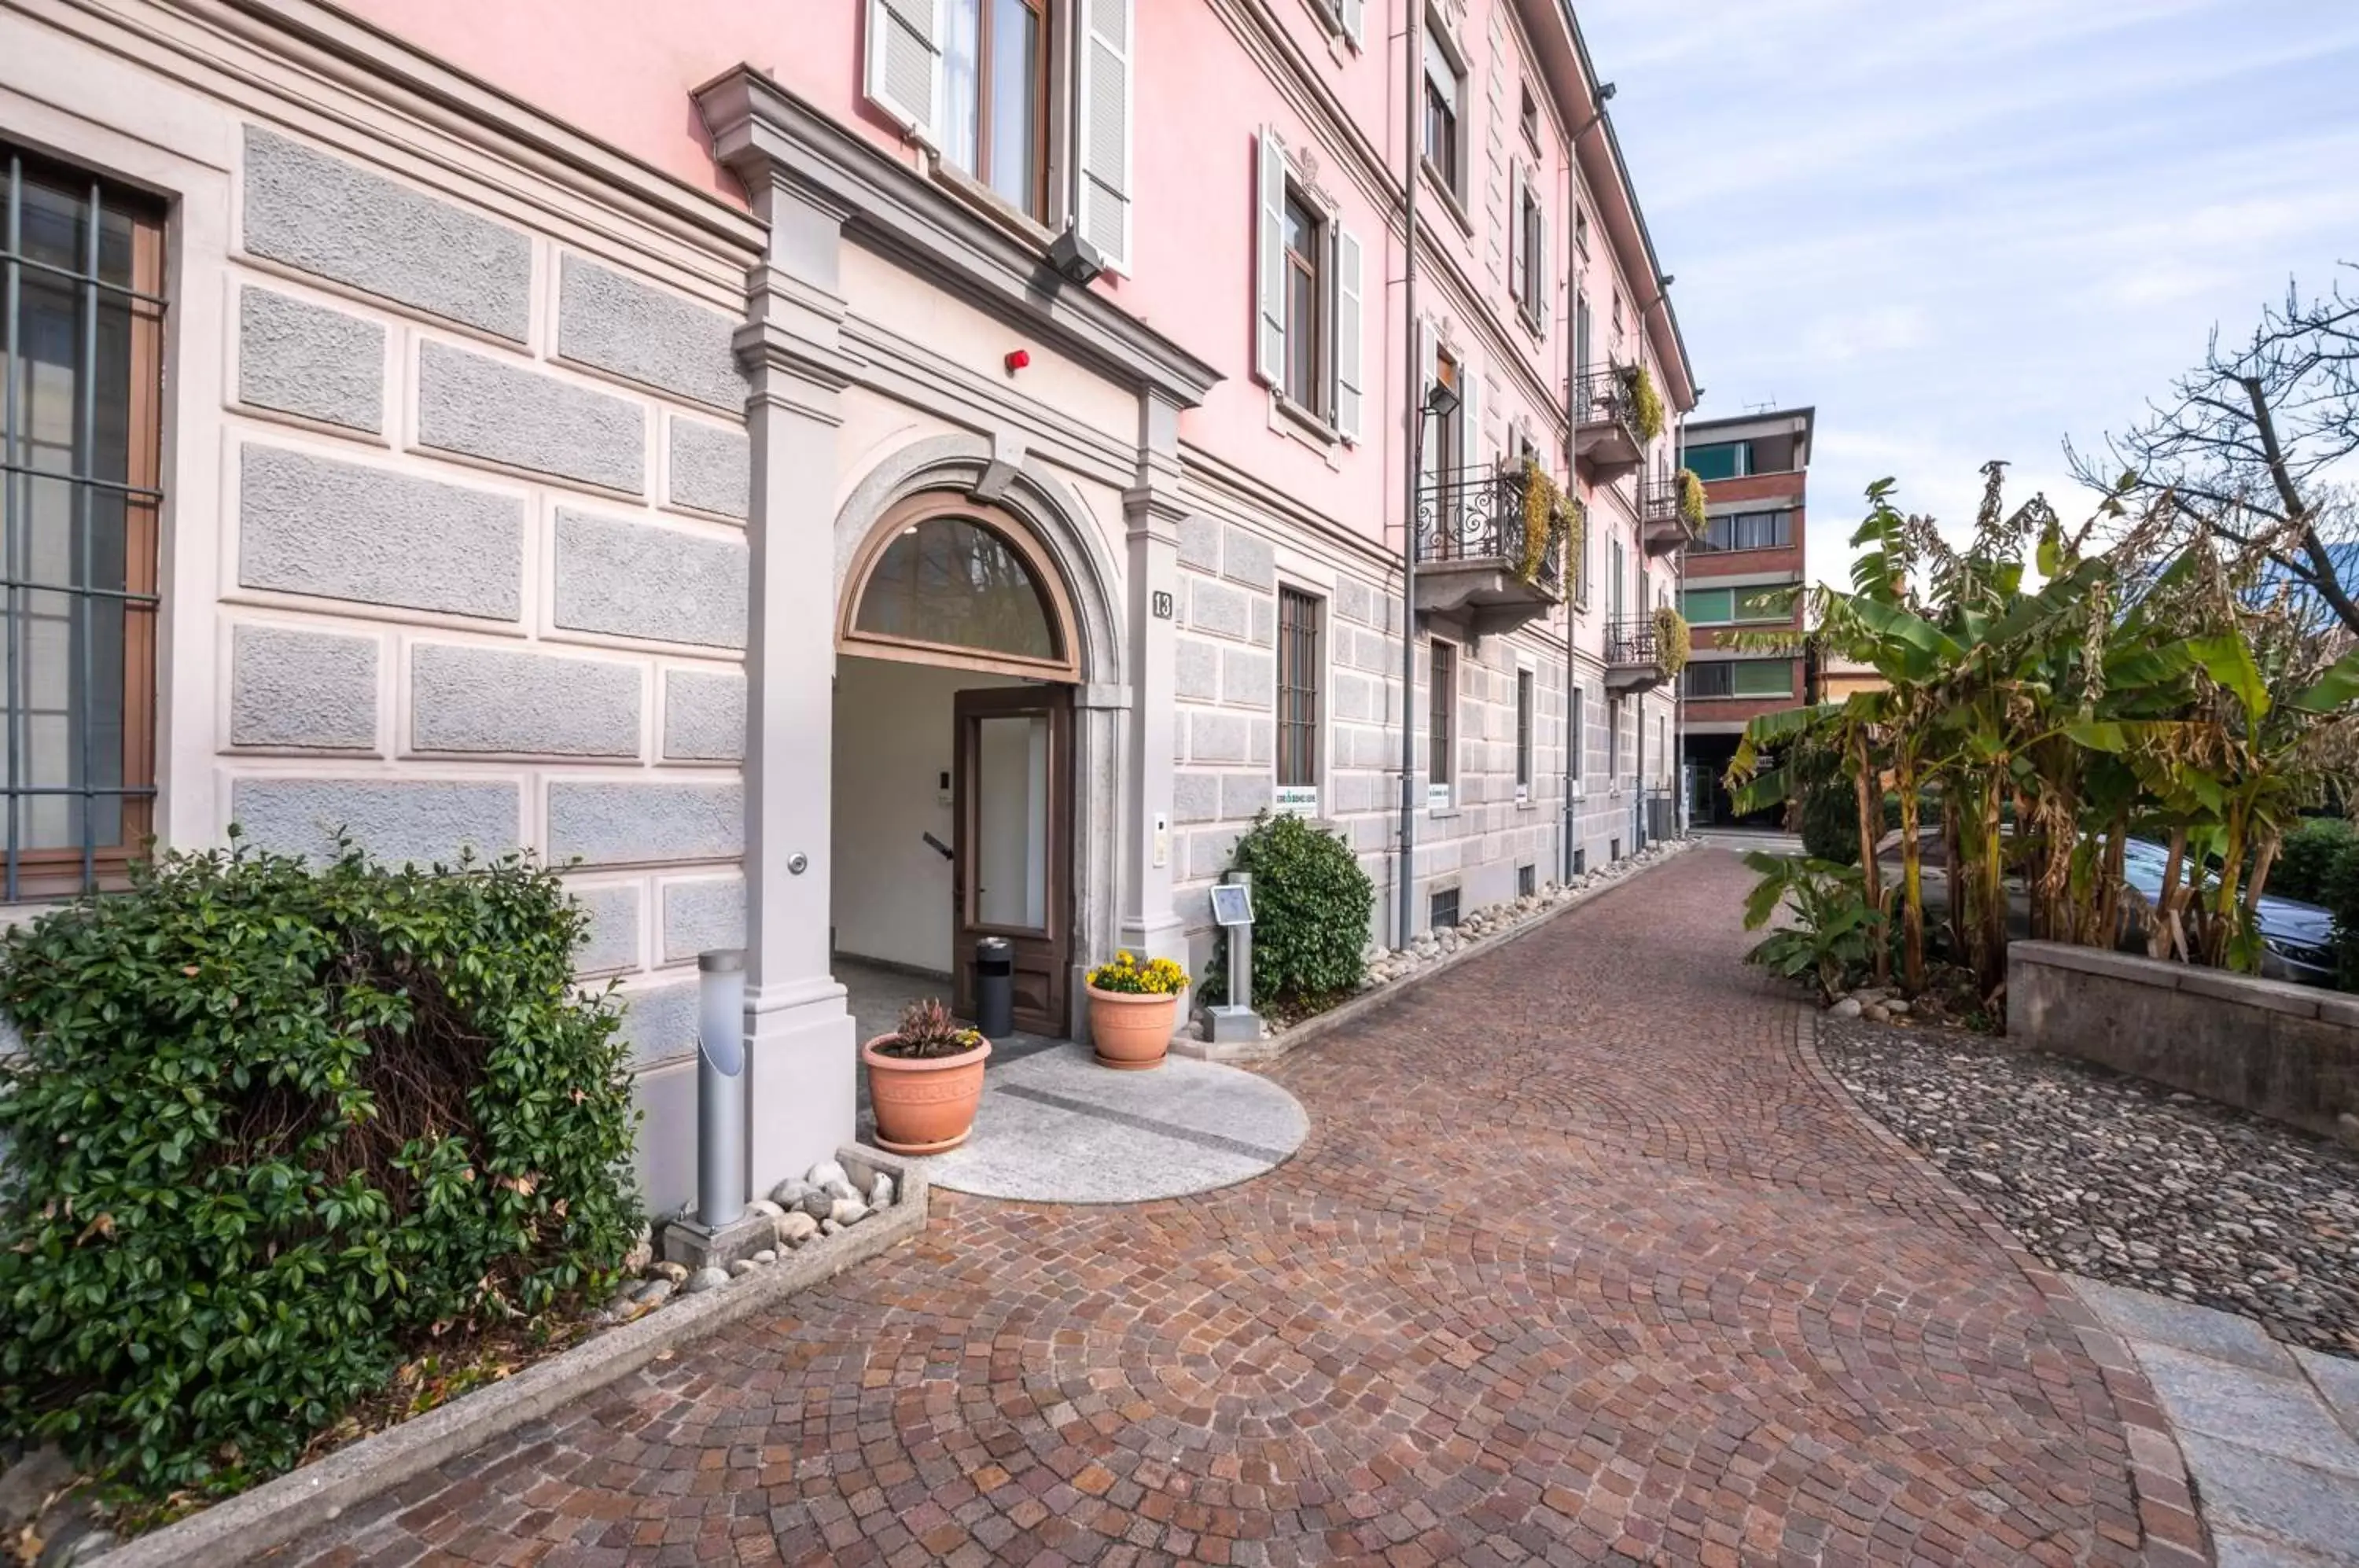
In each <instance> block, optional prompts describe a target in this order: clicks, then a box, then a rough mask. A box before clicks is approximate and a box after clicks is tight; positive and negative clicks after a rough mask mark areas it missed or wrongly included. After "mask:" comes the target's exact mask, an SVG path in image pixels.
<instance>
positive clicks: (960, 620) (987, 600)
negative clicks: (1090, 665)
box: [844, 496, 1074, 679]
mask: <svg viewBox="0 0 2359 1568" xmlns="http://www.w3.org/2000/svg"><path fill="white" fill-rule="evenodd" d="M1065 626H1066V617H1065V615H1064V595H1063V593H1062V590H1061V585H1060V583H1058V582H1057V578H1056V573H1055V571H1054V569H1053V568H1052V567H1051V566H1050V565H1049V562H1048V561H1046V560H1045V559H1044V558H1043V557H1042V556H1041V554H1040V552H1039V551H1038V547H1037V546H1035V545H1034V544H1033V543H1032V542H1031V541H1030V540H1029V539H1026V538H1024V537H1023V536H1022V535H1021V533H1020V532H1019V531H1018V530H1017V529H1016V528H1013V527H1011V526H1009V525H1007V524H1006V523H1005V522H1001V521H997V520H987V519H986V518H985V517H984V516H982V515H980V514H979V513H978V512H977V511H976V510H975V509H974V508H973V507H972V506H967V505H964V504H962V503H961V502H959V501H957V500H954V499H953V498H951V497H947V496H940V497H920V498H919V500H918V501H916V502H914V503H911V504H908V505H905V506H900V507H897V508H895V509H894V511H893V512H892V513H890V514H888V515H887V517H886V522H885V524H884V526H883V527H882V528H880V529H879V538H878V539H877V540H875V541H872V543H871V544H870V546H869V549H868V551H867V553H866V562H865V572H864V576H863V577H862V579H861V582H860V584H859V588H858V590H857V598H856V600H855V602H854V605H853V614H852V616H851V622H850V625H849V626H847V627H846V628H845V632H844V641H845V644H846V645H847V651H857V652H862V653H867V654H874V655H876V656H878V657H882V658H888V659H891V658H899V659H922V660H925V661H928V662H935V663H950V664H967V665H972V666H974V667H976V668H981V669H990V670H1006V671H1007V672H1010V673H1017V674H1027V675H1039V676H1045V677H1049V678H1051V679H1054V678H1059V677H1063V678H1067V679H1070V678H1071V676H1072V674H1073V673H1074V670H1073V660H1072V654H1071V646H1070V642H1069V639H1068V637H1066V634H1065ZM855 645H856V646H855Z"/></svg>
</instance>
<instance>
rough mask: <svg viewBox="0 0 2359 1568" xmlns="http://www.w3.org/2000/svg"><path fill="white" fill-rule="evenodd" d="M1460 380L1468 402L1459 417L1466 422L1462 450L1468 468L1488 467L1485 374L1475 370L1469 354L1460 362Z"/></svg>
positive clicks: (1472, 359)
mask: <svg viewBox="0 0 2359 1568" xmlns="http://www.w3.org/2000/svg"><path fill="white" fill-rule="evenodd" d="M1458 376H1459V379H1461V380H1462V381H1463V382H1465V383H1466V401H1465V404H1464V406H1463V407H1462V408H1461V409H1460V411H1459V415H1458V417H1459V418H1460V419H1463V420H1465V421H1466V423H1465V425H1464V426H1463V427H1462V428H1463V429H1464V430H1465V431H1466V441H1465V444H1464V445H1463V446H1462V448H1461V449H1460V450H1461V451H1462V452H1464V453H1465V454H1466V466H1467V467H1469V468H1483V467H1486V466H1488V464H1489V463H1490V454H1489V453H1488V452H1485V451H1484V447H1483V373H1482V372H1481V371H1479V370H1477V369H1475V368H1474V358H1473V355H1472V354H1469V355H1468V356H1467V357H1466V358H1465V359H1463V360H1462V361H1460V362H1459V365H1458Z"/></svg>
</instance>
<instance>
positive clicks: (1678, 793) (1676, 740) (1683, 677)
mask: <svg viewBox="0 0 2359 1568" xmlns="http://www.w3.org/2000/svg"><path fill="white" fill-rule="evenodd" d="M1671 449H1672V452H1673V453H1674V454H1675V458H1676V461H1675V462H1674V463H1673V465H1672V469H1671V484H1672V493H1673V495H1674V496H1676V495H1677V494H1678V485H1679V475H1680V474H1681V473H1684V472H1685V471H1686V469H1687V465H1688V416H1687V410H1686V409H1684V408H1682V409H1681V410H1680V416H1679V424H1678V425H1677V426H1676V427H1675V433H1674V434H1673V436H1672V440H1671ZM1706 510H1707V513H1709V510H1710V508H1706ZM1705 526H1706V527H1707V528H1709V527H1710V526H1711V525H1710V524H1708V523H1707V524H1706V525H1705ZM1693 543H1694V541H1693V540H1690V541H1689V543H1688V544H1683V545H1681V546H1680V559H1679V565H1678V572H1679V574H1678V576H1677V577H1675V578H1674V579H1673V580H1672V582H1673V587H1672V590H1671V592H1672V593H1674V594H1676V595H1677V596H1678V599H1679V611H1680V615H1681V616H1685V615H1687V613H1688V549H1689V546H1690V545H1691V544H1693ZM1671 766H1672V773H1671V811H1672V818H1671V820H1672V821H1673V822H1677V823H1678V824H1679V836H1680V837H1681V838H1685V837H1686V836H1687V833H1688V827H1689V822H1688V684H1687V671H1686V670H1681V671H1680V673H1679V675H1678V676H1677V677H1675V678H1674V681H1673V684H1672V686H1671Z"/></svg>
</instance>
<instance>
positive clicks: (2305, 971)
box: [2122, 838, 2334, 985]
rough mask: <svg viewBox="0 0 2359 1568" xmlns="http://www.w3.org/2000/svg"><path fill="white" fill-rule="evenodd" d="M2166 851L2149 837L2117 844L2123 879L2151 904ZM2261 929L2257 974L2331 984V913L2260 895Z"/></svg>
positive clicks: (2167, 858) (2166, 864)
mask: <svg viewBox="0 0 2359 1568" xmlns="http://www.w3.org/2000/svg"><path fill="white" fill-rule="evenodd" d="M2169 868H2170V851H2169V848H2168V847H2167V846H2165V845H2163V844H2156V843H2154V842H2153V841H2152V840H2150V839H2142V838H2134V839H2131V840H2129V841H2127V842H2126V843H2125V844H2123V845H2122V880H2123V881H2125V882H2126V883H2128V884H2129V885H2130V886H2131V887H2135V888H2136V889H2137V891H2138V892H2139V894H2140V895H2141V896H2143V897H2145V898H2147V899H2149V900H2151V899H2154V898H2159V897H2161V895H2162V878H2163V874H2164V873H2165V872H2166V871H2168V870H2169ZM2253 917H2254V923H2255V924H2256V925H2258V926H2259V927H2260V931H2261V973H2262V974H2263V975H2267V976H2268V977H2270V978H2271V979H2275V980H2291V981H2295V982H2297V983H2298V984H2300V985H2333V984H2334V911H2333V910H2332V909H2325V908H2323V907H2321V906H2320V905H2317V904H2305V903H2303V902H2302V901H2301V900H2300V899H2299V898H2278V897H2277V895H2275V894H2273V893H2264V894H2262V895H2261V898H2260V902H2259V903H2258V904H2256V905H2255V906H2254V909H2253Z"/></svg>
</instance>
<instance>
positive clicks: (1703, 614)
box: [1680, 583, 1801, 626]
mask: <svg viewBox="0 0 2359 1568" xmlns="http://www.w3.org/2000/svg"><path fill="white" fill-rule="evenodd" d="M1799 593H1801V590H1800V589H1799V587H1797V586H1795V585H1794V584H1793V583H1773V584H1771V585H1770V586H1768V587H1766V588H1690V589H1689V590H1688V591H1687V593H1685V594H1684V595H1683V596H1682V597H1681V600H1680V614H1682V615H1685V616H1686V617H1687V618H1688V621H1689V623H1690V625H1693V626H1729V625H1733V624H1745V625H1761V624H1765V623H1770V622H1785V621H1790V620H1791V619H1792V618H1793V615H1794V601H1795V598H1796V597H1797V596H1798V595H1799Z"/></svg>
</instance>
